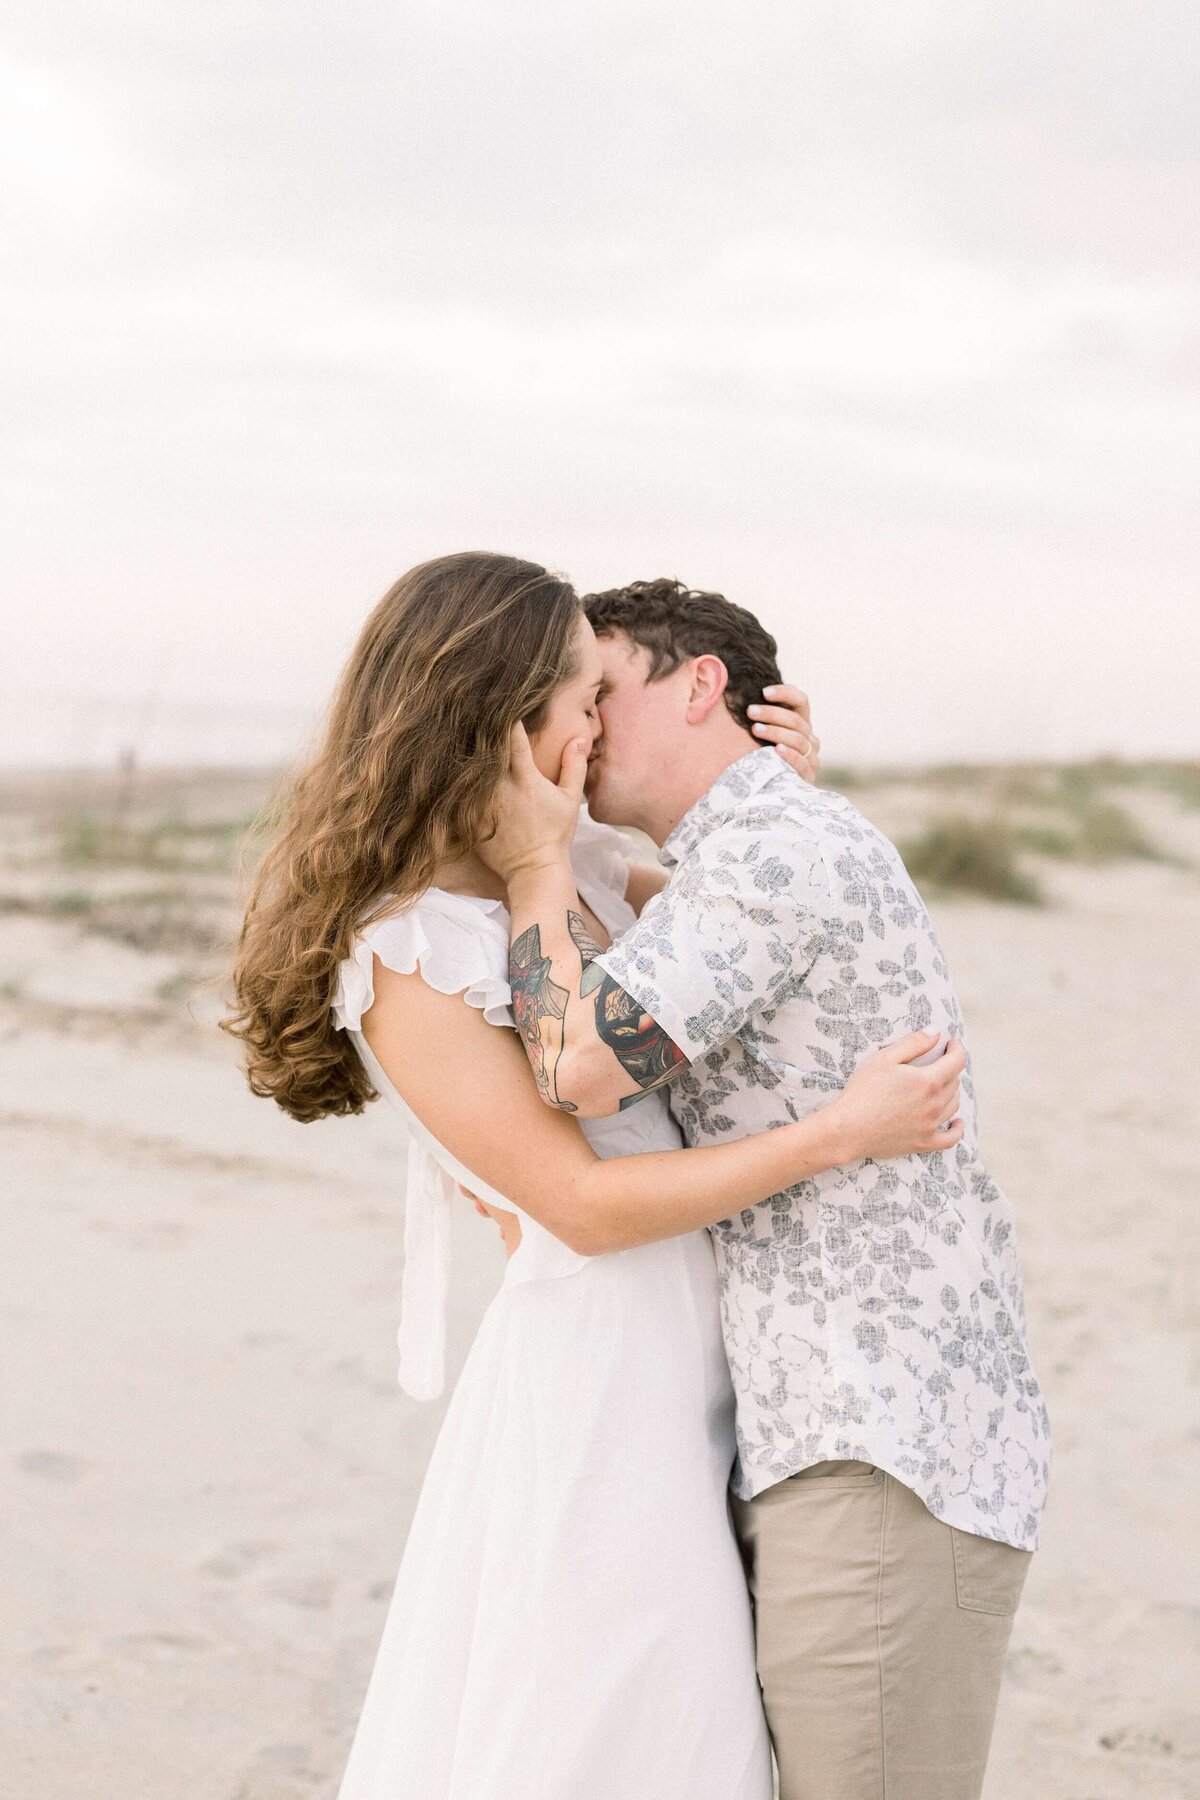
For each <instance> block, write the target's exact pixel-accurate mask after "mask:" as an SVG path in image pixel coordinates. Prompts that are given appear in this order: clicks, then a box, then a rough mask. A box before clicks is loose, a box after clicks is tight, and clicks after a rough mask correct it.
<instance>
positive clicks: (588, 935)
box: [567, 912, 604, 999]
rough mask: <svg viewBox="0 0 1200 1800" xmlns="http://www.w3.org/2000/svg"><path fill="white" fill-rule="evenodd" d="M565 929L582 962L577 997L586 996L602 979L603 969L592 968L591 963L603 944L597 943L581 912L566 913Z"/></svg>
mask: <svg viewBox="0 0 1200 1800" xmlns="http://www.w3.org/2000/svg"><path fill="white" fill-rule="evenodd" d="M567 930H568V931H569V932H570V933H571V942H572V943H573V944H574V946H575V948H576V949H577V950H578V952H579V960H580V962H582V964H583V974H582V975H581V976H580V978H579V997H580V999H584V998H586V996H587V995H588V994H590V993H593V992H594V991H595V989H596V988H598V987H599V986H600V983H601V982H602V981H603V979H604V970H603V969H594V968H593V967H592V964H593V962H594V960H595V958H596V957H597V956H600V955H601V954H602V952H603V950H604V946H603V944H600V943H597V941H596V939H595V937H594V936H593V935H592V932H591V931H590V929H589V928H588V922H587V920H586V919H585V918H584V916H583V914H582V913H577V912H569V913H568V914H567Z"/></svg>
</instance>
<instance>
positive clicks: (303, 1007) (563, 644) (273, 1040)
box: [221, 552, 581, 1122]
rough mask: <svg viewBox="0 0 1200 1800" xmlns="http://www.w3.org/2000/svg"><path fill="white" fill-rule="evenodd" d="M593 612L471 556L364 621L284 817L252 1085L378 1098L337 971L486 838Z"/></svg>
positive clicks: (349, 1100)
mask: <svg viewBox="0 0 1200 1800" xmlns="http://www.w3.org/2000/svg"><path fill="white" fill-rule="evenodd" d="M580 617H581V609H580V605H579V601H578V598H577V596H576V594H575V590H574V589H573V588H572V587H571V585H570V583H569V582H567V581H564V580H563V579H562V578H561V577H560V576H557V575H550V574H548V573H547V572H546V570H545V569H543V568H541V567H539V565H538V564H537V563H530V562H521V561H519V560H518V559H517V558H516V557H513V556H493V555H488V554H485V553H481V552H467V553H464V554H462V555H459V556H442V557H438V558H437V559H436V560H434V561H433V562H427V563H421V564H420V565H419V566H418V567H417V568H415V569H410V570H409V572H408V573H407V575H402V576H401V577H400V579H399V581H397V582H396V584H395V586H394V587H392V588H391V589H389V591H388V592H387V593H386V594H385V595H384V597H383V599H382V600H381V601H380V602H379V604H378V606H377V607H376V608H375V610H374V612H372V614H371V615H370V617H369V618H368V620H367V622H366V624H365V625H364V626H363V629H362V632H361V633H360V635H359V639H358V642H357V644H356V645H355V646H354V650H353V651H352V653H351V655H350V659H349V662H348V663H347V664H346V667H345V669H344V670H343V672H342V675H341V677H340V679H339V681H338V685H337V688H336V689H335V691H334V695H333V700H332V702H331V704H330V709H329V714H328V717H327V721H326V724H325V729H324V732H323V736H322V740H321V743H320V746H319V748H318V750H317V752H316V754H315V756H314V757H313V758H312V760H311V761H310V762H309V763H308V764H307V766H305V767H304V768H302V769H301V770H300V771H299V772H298V773H294V774H292V775H291V776H290V777H288V778H286V779H285V782H284V784H283V785H282V786H281V788H280V790H279V791H278V793H277V795H276V796H275V798H274V800H273V802H272V804H271V806H270V808H269V810H268V822H269V825H270V829H271V832H272V840H273V841H272V842H271V844H270V847H269V849H268V850H267V852H266V854H265V856H264V857H263V858H262V861H261V862H260V864H259V866H258V869H257V871H256V874H255V876H254V879H253V885H252V887H251V891H250V897H249V900H248V902H247V905H246V912H245V917H244V919H243V922H242V927H241V931H240V933H239V936H238V940H237V946H236V953H235V958H234V963H233V970H232V985H233V1005H232V1007H231V1008H230V1010H229V1012H228V1014H227V1016H226V1017H225V1018H223V1019H222V1020H221V1028H222V1030H224V1031H228V1032H229V1033H230V1034H231V1035H232V1036H234V1037H236V1038H239V1039H240V1040H241V1041H242V1044H243V1046H244V1054H245V1070H246V1077H247V1079H248V1081H249V1083H250V1087H251V1090H252V1091H253V1092H254V1093H255V1094H259V1095H262V1096H263V1097H266V1098H270V1099H272V1100H274V1101H275V1102H276V1103H277V1104H278V1105H279V1106H281V1107H282V1108H283V1110H284V1111H285V1112H287V1113H290V1114H291V1115H292V1117H293V1118H294V1119H301V1120H304V1121H306V1122H307V1121H309V1120H312V1119H319V1118H322V1117H323V1116H324V1115H325V1114H326V1113H355V1112H361V1111H362V1110H363V1107H364V1106H365V1105H366V1103H367V1102H368V1101H369V1100H374V1099H376V1098H377V1094H376V1090H375V1088H374V1087H373V1086H372V1084H371V1082H370V1080H369V1078H368V1076H367V1074H366V1071H365V1069H364V1068H363V1066H362V1063H361V1061H360V1059H359V1057H358V1054H357V1052H356V1050H355V1047H354V1045H353V1043H352V1041H351V1040H350V1038H349V1036H348V1035H347V1034H346V1033H345V1032H344V1031H340V1030H338V1028H337V1027H336V1026H335V1025H334V1023H333V1019H332V1016H331V1007H332V1002H333V997H334V993H335V991H336V986H337V971H338V964H339V963H340V962H341V961H342V959H343V957H346V956H348V955H350V953H351V947H352V941H353V937H354V933H355V929H356V927H359V926H361V925H365V924H367V923H368V922H369V921H370V920H372V919H374V918H378V917H380V916H382V915H384V914H391V913H393V912H398V911H402V910H403V905H404V903H405V902H408V903H411V902H412V901H413V900H414V899H415V898H416V896H417V895H418V894H419V893H421V891H422V890H423V889H424V888H426V887H428V886H429V885H430V884H431V882H432V879H433V876H434V873H435V871H436V869H437V868H438V866H439V865H440V864H442V863H445V862H448V861H453V860H455V859H456V858H458V857H460V856H463V855H464V854H465V853H466V852H468V851H469V850H471V849H473V848H474V847H475V846H476V845H477V844H478V843H479V842H480V840H481V838H483V837H484V836H485V834H486V832H487V830H488V828H489V817H488V813H489V807H490V803H491V800H492V796H493V794H494V793H495V789H496V784H497V781H498V780H499V778H500V775H501V774H502V772H503V770H504V768H505V767H506V765H507V760H508V747H509V738H510V734H511V732H512V728H513V726H514V725H515V724H516V723H517V722H518V721H523V722H524V724H525V725H526V727H527V728H528V729H529V730H531V731H535V730H536V729H537V728H538V726H539V725H540V724H541V723H542V722H543V721H544V718H545V715H546V711H547V709H548V707H549V704H550V701H551V699H552V697H553V695H554V693H555V691H556V690H557V689H558V688H559V687H560V686H561V684H562V683H563V682H564V681H566V680H568V679H569V678H570V676H571V674H572V673H573V672H574V659H575V644H576V629H577V625H578V622H579V619H580Z"/></svg>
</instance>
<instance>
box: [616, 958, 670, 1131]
mask: <svg viewBox="0 0 1200 1800" xmlns="http://www.w3.org/2000/svg"><path fill="white" fill-rule="evenodd" d="M596 1033H597V1036H598V1037H599V1038H600V1040H601V1042H602V1043H605V1044H607V1045H608V1047H609V1049H610V1050H611V1051H612V1053H613V1055H614V1056H615V1057H616V1059H617V1061H618V1062H619V1063H620V1065H621V1067H622V1068H623V1069H624V1070H625V1072H626V1073H627V1074H629V1075H632V1076H633V1079H634V1080H635V1081H636V1082H637V1084H638V1086H639V1087H640V1088H641V1089H642V1090H643V1092H646V1093H648V1092H649V1091H650V1089H651V1088H655V1087H659V1086H660V1085H661V1084H662V1083H663V1082H664V1081H667V1080H669V1079H670V1077H671V1076H672V1075H673V1074H674V1073H675V1071H676V1069H679V1068H682V1066H683V1064H684V1063H686V1061H687V1057H686V1056H685V1055H684V1054H683V1051H682V1050H681V1049H680V1048H679V1045H678V1044H677V1043H675V1042H674V1040H673V1039H672V1038H670V1037H668V1036H667V1033H666V1032H665V1031H664V1030H663V1028H662V1026H661V1025H660V1024H659V1023H658V1020H657V1019H652V1018H651V1017H650V1014H649V1013H648V1012H647V1011H646V1010H645V1008H644V1007H642V1006H641V1005H640V1004H639V1003H638V1001H636V1000H635V999H634V997H633V995H632V994H629V993H626V991H625V989H624V988H623V987H620V986H618V984H617V983H616V982H615V981H614V980H613V978H612V976H611V975H609V974H608V973H606V972H605V973H604V975H603V979H602V980H601V982H600V984H599V992H598V994H597V996H596ZM641 1097H642V1096H641V1094H627V1095H626V1097H625V1099H624V1100H622V1102H621V1108H622V1111H623V1110H624V1109H625V1107H627V1106H632V1105H633V1104H634V1103H635V1102H636V1101H638V1100H640V1099H641Z"/></svg>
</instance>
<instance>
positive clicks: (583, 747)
mask: <svg viewBox="0 0 1200 1800" xmlns="http://www.w3.org/2000/svg"><path fill="white" fill-rule="evenodd" d="M589 748H590V746H589V744H588V741H587V739H586V738H572V739H571V741H570V743H569V744H568V745H567V747H566V749H565V750H564V751H563V759H562V767H561V768H560V769H559V772H558V786H559V790H560V792H562V793H564V794H569V795H570V797H571V799H572V800H573V801H574V803H575V805H576V806H580V805H582V803H583V784H584V782H585V781H586V780H587V771H588V750H589Z"/></svg>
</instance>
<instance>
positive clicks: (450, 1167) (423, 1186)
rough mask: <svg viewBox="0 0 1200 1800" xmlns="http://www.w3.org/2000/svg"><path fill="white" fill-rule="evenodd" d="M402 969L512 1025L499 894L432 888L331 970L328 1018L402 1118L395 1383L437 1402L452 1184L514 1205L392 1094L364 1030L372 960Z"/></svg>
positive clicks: (361, 937) (380, 922)
mask: <svg viewBox="0 0 1200 1800" xmlns="http://www.w3.org/2000/svg"><path fill="white" fill-rule="evenodd" d="M376 956H378V958H379V960H380V962H382V963H383V964H384V965H385V966H386V967H387V968H389V969H395V970H396V971H397V973H399V974H402V975H411V974H412V973H413V972H414V971H417V970H419V971H420V974H421V976H422V978H423V979H424V980H425V981H427V982H428V983H429V985H430V987H433V988H436V989H437V991H438V992H439V993H441V994H461V995H462V997H463V999H464V1000H465V1001H466V1003H467V1005H468V1006H474V1007H476V1008H478V1009H479V1011H481V1012H482V1013H483V1016H484V1018H485V1019H486V1020H487V1022H488V1024H489V1025H502V1026H508V1027H513V1026H514V1025H515V1021H514V1018H513V1013H512V1005H511V1002H512V991H511V989H510V987H509V985H508V981H507V978H506V970H507V965H508V914H507V911H506V910H505V908H504V907H503V905H501V903H500V902H499V901H488V900H482V899H476V898H475V897H473V896H471V895H466V894H450V893H444V892H442V891H441V890H440V889H434V888H430V889H428V890H427V891H426V892H425V893H424V894H422V895H421V896H420V897H419V898H418V900H417V901H416V902H415V903H414V904H413V905H412V906H410V907H409V908H408V909H407V911H405V912H403V913H398V914H393V915H392V916H390V917H388V918H382V919H377V920H375V921H374V922H373V923H371V924H368V925H366V926H364V927H363V928H362V930H361V931H360V932H359V933H357V935H356V936H355V940H354V946H353V950H352V953H351V955H350V956H348V957H346V958H345V959H344V960H343V962H342V964H341V966H340V968H339V970H338V983H337V989H336V992H335V995H334V1001H333V1020H334V1024H335V1025H337V1026H338V1027H339V1028H340V1029H342V1030H344V1031H348V1032H349V1033H350V1034H351V1036H352V1037H353V1039H354V1042H355V1045H356V1047H357V1049H358V1052H359V1055H360V1056H361V1057H362V1059H363V1062H364V1063H365V1064H366V1067H367V1070H368V1072H369V1074H370V1076H371V1079H372V1081H373V1082H374V1083H375V1086H376V1087H377V1088H378V1090H379V1092H380V1093H381V1094H383V1095H385V1096H386V1097H387V1098H388V1099H389V1100H390V1101H392V1103H393V1104H394V1105H396V1106H397V1107H398V1108H399V1110H400V1112H401V1113H402V1114H403V1115H404V1118H405V1122H406V1124H407V1126H408V1169H407V1180H406V1184H405V1205H404V1274H403V1279H402V1285H401V1292H400V1328H399V1333H398V1340H397V1341H398V1343H399V1348H400V1369H399V1381H400V1386H401V1387H402V1388H403V1389H404V1391H405V1393H407V1394H411V1395H412V1397H413V1398H414V1399H415V1400H434V1399H436V1398H437V1396H438V1395H439V1394H440V1393H441V1392H442V1391H443V1388H444V1387H445V1380H446V1303H447V1294H448V1288H449V1266H450V1220H451V1212H452V1208H453V1206H454V1204H455V1201H456V1198H457V1193H458V1184H459V1183H460V1182H462V1183H464V1184H469V1185H470V1186H471V1188H472V1189H473V1191H474V1192H476V1193H478V1194H480V1197H481V1198H483V1199H485V1200H490V1202H491V1203H492V1204H493V1205H495V1206H500V1207H504V1208H507V1209H508V1210H510V1211H512V1210H516V1209H515V1208H514V1207H513V1203H512V1201H511V1200H509V1199H507V1198H506V1197H505V1196H504V1195H503V1194H498V1193H496V1192H495V1191H494V1190H493V1189H491V1188H489V1187H488V1186H487V1184H486V1183H485V1182H482V1181H480V1180H479V1178H478V1177H477V1176H475V1175H473V1174H472V1173H471V1172H470V1170H468V1169H466V1168H465V1167H464V1166H463V1165H462V1164H461V1163H459V1162H458V1161H457V1160H456V1159H455V1158H454V1157H452V1156H451V1155H450V1153H449V1151H448V1150H446V1149H445V1148H444V1146H443V1145H441V1144H440V1143H439V1142H438V1140H437V1139H436V1138H435V1137H434V1135H433V1133H432V1132H431V1131H429V1130H428V1129H427V1128H426V1126H424V1125H423V1124H422V1123H421V1121H420V1119H419V1118H418V1117H417V1116H416V1114H415V1113H414V1112H413V1110H412V1108H411V1107H410V1106H408V1105H407V1103H406V1102H405V1101H404V1099H403V1098H402V1097H401V1095H400V1094H398V1093H397V1091H396V1089H395V1088H394V1087H393V1085H392V1083H391V1082H390V1081H389V1079H388V1077H387V1074H386V1072H385V1071H384V1069H383V1066H382V1064H381V1063H380V1062H379V1060H378V1058H377V1057H376V1056H375V1054H374V1052H373V1051H372V1050H371V1047H370V1045H369V1044H368V1043H367V1040H366V1038H365V1037H364V1035H363V1032H362V1017H363V1014H364V1013H365V1012H366V1011H367V1010H368V1008H369V1007H370V1006H371V1004H372V1003H373V1001H374V998H375V978H374V967H375V964H374V959H375V957H376Z"/></svg>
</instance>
